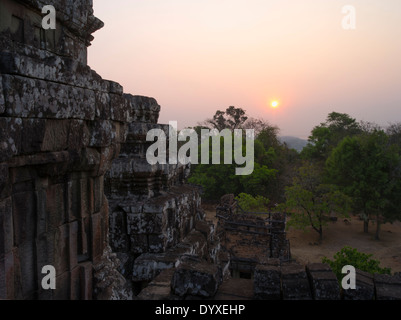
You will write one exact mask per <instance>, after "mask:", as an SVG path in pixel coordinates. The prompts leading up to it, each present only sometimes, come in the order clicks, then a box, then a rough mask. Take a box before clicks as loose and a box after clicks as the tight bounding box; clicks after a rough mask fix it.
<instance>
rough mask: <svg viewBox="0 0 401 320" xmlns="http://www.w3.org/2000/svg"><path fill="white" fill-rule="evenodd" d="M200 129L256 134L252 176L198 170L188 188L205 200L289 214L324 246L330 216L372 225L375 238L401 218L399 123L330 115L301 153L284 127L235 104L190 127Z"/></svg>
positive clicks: (223, 168) (207, 167)
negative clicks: (232, 199) (230, 197)
mask: <svg viewBox="0 0 401 320" xmlns="http://www.w3.org/2000/svg"><path fill="white" fill-rule="evenodd" d="M202 128H209V129H218V130H222V129H230V130H234V129H254V130H255V140H254V171H253V173H252V174H250V175H244V176H239V175H235V173H234V172H235V165H230V164H217V165H216V164H197V165H193V167H192V170H191V171H192V173H191V176H190V178H189V183H192V184H195V185H199V186H201V187H202V190H203V194H202V197H203V199H204V200H205V201H218V199H219V198H220V197H221V196H223V195H224V194H229V193H230V194H234V195H235V196H236V199H237V200H238V203H239V204H240V206H241V207H242V208H243V209H244V210H247V211H268V210H279V211H285V212H286V213H287V214H288V216H289V217H290V218H289V219H288V222H287V225H288V226H289V227H294V228H300V229H311V230H314V231H315V232H316V233H317V236H318V238H319V241H322V240H323V239H324V230H325V226H326V225H327V224H328V222H329V221H330V220H331V219H339V218H347V217H350V216H353V217H358V218H359V219H361V220H363V231H364V232H366V233H367V232H369V225H370V224H369V221H373V223H374V225H375V230H374V237H375V239H376V240H379V239H380V226H381V225H382V224H384V223H393V222H395V221H397V220H398V221H399V220H401V197H400V196H399V195H400V194H401V123H393V124H389V125H388V126H387V127H385V128H383V127H381V126H379V125H378V124H376V123H372V122H364V121H358V120H357V119H354V118H352V117H351V116H350V115H348V114H346V113H338V112H331V113H330V114H328V115H327V118H326V119H325V121H324V122H321V123H320V124H317V125H316V126H315V127H314V128H312V130H311V133H310V136H309V138H308V143H307V145H306V146H305V147H304V148H303V149H302V150H301V151H300V152H298V151H297V150H295V149H291V148H289V147H288V145H287V144H286V143H285V142H282V140H281V139H280V136H279V134H280V128H278V127H277V126H275V125H273V124H271V123H269V122H268V121H266V120H262V119H255V118H252V117H250V116H249V115H247V114H246V110H244V109H242V108H236V107H234V106H230V107H228V108H227V109H226V110H224V111H222V110H218V111H216V113H215V114H214V115H213V117H212V118H209V119H206V120H205V121H203V122H201V123H199V124H198V125H197V126H195V127H194V128H193V129H194V130H195V131H197V132H200V130H201V129H202ZM222 139H223V138H222ZM243 139H244V140H245V139H246V137H245V136H244V137H243ZM221 145H222V144H221ZM244 146H245V142H244Z"/></svg>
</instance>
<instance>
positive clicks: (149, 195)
mask: <svg viewBox="0 0 401 320" xmlns="http://www.w3.org/2000/svg"><path fill="white" fill-rule="evenodd" d="M130 100H131V101H132V102H133V103H134V104H136V105H138V107H137V108H136V109H138V110H141V113H140V114H139V113H138V114H139V116H137V117H135V118H134V121H133V122H132V123H130V124H129V126H128V134H127V138H126V140H125V142H124V143H123V144H122V146H121V152H120V154H119V156H118V158H117V159H115V160H113V163H112V166H111V169H110V171H109V172H108V173H107V175H106V179H105V192H106V194H107V197H108V199H109V208H110V244H111V248H112V249H113V251H114V252H116V253H117V256H118V257H119V258H120V260H121V262H122V267H121V268H122V270H124V271H123V273H124V275H125V276H126V277H127V279H129V280H132V281H134V282H135V283H142V282H148V281H150V280H152V279H153V278H154V277H155V276H156V275H157V274H158V273H159V272H161V270H163V269H165V268H168V267H171V266H174V265H175V264H176V263H177V261H178V260H179V258H180V256H181V255H182V254H193V253H199V254H200V255H201V256H205V255H204V254H202V253H201V252H202V250H207V244H206V242H207V240H206V239H203V238H202V237H200V236H199V235H200V234H199V232H198V231H196V225H197V224H198V226H199V223H198V222H201V221H203V220H204V213H203V211H202V209H201V197H200V193H199V190H198V188H196V187H193V186H190V185H187V184H185V180H186V177H187V176H188V173H189V170H190V167H189V165H181V164H168V163H167V164H160V163H156V164H154V165H151V164H149V162H148V161H147V159H146V151H147V150H148V148H149V146H150V145H151V144H153V143H154V141H146V134H147V133H148V132H149V130H151V129H160V130H161V131H162V132H164V134H165V136H166V138H167V140H166V151H167V154H168V150H169V149H168V148H169V139H168V137H169V130H170V129H173V128H170V127H169V125H164V124H157V119H158V115H159V111H160V107H159V105H158V104H157V102H156V100H154V99H151V98H145V97H141V98H140V99H139V98H136V97H130ZM202 248H203V249H202Z"/></svg>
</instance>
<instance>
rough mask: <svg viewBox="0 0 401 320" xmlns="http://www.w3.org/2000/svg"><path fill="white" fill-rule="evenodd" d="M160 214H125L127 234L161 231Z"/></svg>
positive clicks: (161, 217) (156, 232)
mask: <svg viewBox="0 0 401 320" xmlns="http://www.w3.org/2000/svg"><path fill="white" fill-rule="evenodd" d="M162 219H163V216H162V215H161V214H150V213H144V214H142V213H140V214H132V213H128V214H127V231H128V234H152V233H153V234H158V233H161V232H162Z"/></svg>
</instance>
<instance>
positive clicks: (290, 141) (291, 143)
mask: <svg viewBox="0 0 401 320" xmlns="http://www.w3.org/2000/svg"><path fill="white" fill-rule="evenodd" d="M279 140H280V141H281V142H282V143H284V142H285V143H286V144H287V146H288V147H289V148H290V149H295V150H297V151H298V152H301V151H302V149H303V148H304V147H305V146H306V145H307V144H308V141H307V140H305V139H301V138H297V137H293V136H282V137H279Z"/></svg>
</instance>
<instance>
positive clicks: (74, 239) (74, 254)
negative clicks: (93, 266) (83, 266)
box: [68, 221, 78, 270]
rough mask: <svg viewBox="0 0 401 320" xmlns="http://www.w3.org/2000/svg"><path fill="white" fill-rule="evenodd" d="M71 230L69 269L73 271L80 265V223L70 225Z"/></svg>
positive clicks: (74, 222)
mask: <svg viewBox="0 0 401 320" xmlns="http://www.w3.org/2000/svg"><path fill="white" fill-rule="evenodd" d="M68 229H69V240H70V243H69V246H68V254H69V263H70V265H69V269H70V270H72V269H73V268H75V267H76V265H77V264H78V221H73V222H70V223H69V224H68Z"/></svg>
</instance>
